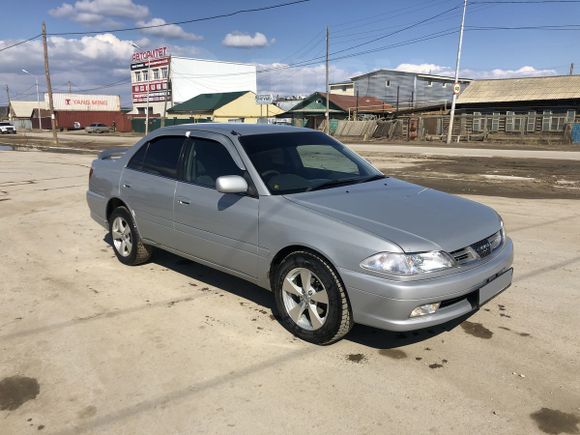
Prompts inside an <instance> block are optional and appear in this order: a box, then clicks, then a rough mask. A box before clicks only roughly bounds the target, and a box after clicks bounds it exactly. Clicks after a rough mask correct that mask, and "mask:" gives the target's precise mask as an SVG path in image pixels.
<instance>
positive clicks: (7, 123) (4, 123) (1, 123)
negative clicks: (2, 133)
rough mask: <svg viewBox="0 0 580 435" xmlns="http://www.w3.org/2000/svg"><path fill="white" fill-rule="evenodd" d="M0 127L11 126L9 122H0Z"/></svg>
mask: <svg viewBox="0 0 580 435" xmlns="http://www.w3.org/2000/svg"><path fill="white" fill-rule="evenodd" d="M0 125H2V126H6V125H9V126H12V124H10V123H9V122H0Z"/></svg>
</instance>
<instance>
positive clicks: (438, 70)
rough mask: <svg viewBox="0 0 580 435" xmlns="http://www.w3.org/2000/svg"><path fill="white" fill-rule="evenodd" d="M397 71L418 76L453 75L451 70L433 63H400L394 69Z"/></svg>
mask: <svg viewBox="0 0 580 435" xmlns="http://www.w3.org/2000/svg"><path fill="white" fill-rule="evenodd" d="M395 69H396V70H397V71H407V72H414V73H420V74H439V75H453V70H452V69H450V68H449V67H446V66H441V65H436V64H434V63H420V64H415V63H402V64H400V65H398V66H397V67H396V68H395Z"/></svg>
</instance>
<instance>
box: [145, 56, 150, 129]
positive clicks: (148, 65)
mask: <svg viewBox="0 0 580 435" xmlns="http://www.w3.org/2000/svg"><path fill="white" fill-rule="evenodd" d="M150 87H151V59H149V60H148V61H147V108H146V109H145V110H146V112H145V136H147V135H148V134H149V92H150Z"/></svg>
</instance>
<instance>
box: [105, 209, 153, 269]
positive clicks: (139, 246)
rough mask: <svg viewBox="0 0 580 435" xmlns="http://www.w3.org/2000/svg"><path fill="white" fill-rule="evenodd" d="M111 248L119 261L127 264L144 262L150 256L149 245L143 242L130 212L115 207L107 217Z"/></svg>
mask: <svg viewBox="0 0 580 435" xmlns="http://www.w3.org/2000/svg"><path fill="white" fill-rule="evenodd" d="M109 232H110V234H111V239H112V242H113V250H114V251H115V255H116V256H117V258H118V259H119V261H120V262H121V263H123V264H127V265H129V266H136V265H138V264H142V263H145V262H146V261H148V260H149V258H150V257H151V247H150V246H147V245H145V244H143V242H142V241H141V237H140V236H139V232H138V231H137V227H136V226H135V223H134V221H133V218H132V216H131V213H129V210H127V208H126V207H117V208H116V209H115V210H113V213H111V217H110V218H109Z"/></svg>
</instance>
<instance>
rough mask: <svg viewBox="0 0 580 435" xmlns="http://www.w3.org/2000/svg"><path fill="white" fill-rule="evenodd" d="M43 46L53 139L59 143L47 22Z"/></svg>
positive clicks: (44, 26)
mask: <svg viewBox="0 0 580 435" xmlns="http://www.w3.org/2000/svg"><path fill="white" fill-rule="evenodd" d="M42 47H43V48H44V74H45V75H46V91H47V92H48V107H49V109H50V124H51V126H52V139H53V141H54V144H55V145H58V136H57V134H56V117H55V116H54V103H53V101H52V84H51V82H50V69H49V67H48V45H47V43H46V24H45V23H44V21H43V22H42Z"/></svg>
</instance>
